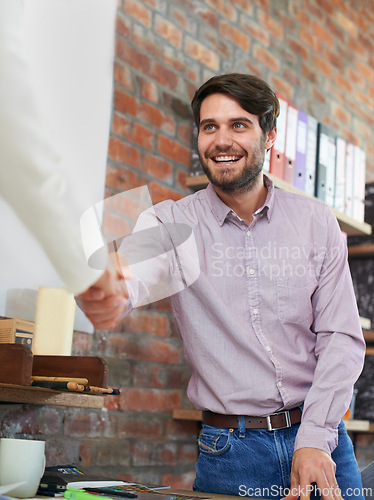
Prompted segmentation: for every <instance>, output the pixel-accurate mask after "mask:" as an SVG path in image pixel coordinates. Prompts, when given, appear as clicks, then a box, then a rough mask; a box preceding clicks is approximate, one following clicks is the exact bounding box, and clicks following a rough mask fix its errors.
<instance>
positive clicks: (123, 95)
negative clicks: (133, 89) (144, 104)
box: [113, 87, 138, 116]
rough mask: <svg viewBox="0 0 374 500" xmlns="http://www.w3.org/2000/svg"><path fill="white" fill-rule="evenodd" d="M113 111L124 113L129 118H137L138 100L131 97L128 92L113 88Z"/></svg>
mask: <svg viewBox="0 0 374 500" xmlns="http://www.w3.org/2000/svg"><path fill="white" fill-rule="evenodd" d="M113 105H114V109H117V110H118V111H121V112H122V113H126V114H128V115H131V116H137V114H138V100H137V99H136V97H134V96H133V95H131V94H129V93H128V92H124V91H123V90H122V89H119V88H118V87H115V89H114V97H113Z"/></svg>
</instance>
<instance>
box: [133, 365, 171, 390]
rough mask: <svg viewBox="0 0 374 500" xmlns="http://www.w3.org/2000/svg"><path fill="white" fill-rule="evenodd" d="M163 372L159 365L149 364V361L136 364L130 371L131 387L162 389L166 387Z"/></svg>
mask: <svg viewBox="0 0 374 500" xmlns="http://www.w3.org/2000/svg"><path fill="white" fill-rule="evenodd" d="M164 371H165V370H164V368H163V365H162V364H160V363H157V364H156V363H150V362H149V361H146V362H138V363H136V364H135V365H134V366H133V369H132V373H131V376H132V385H133V386H135V387H148V388H153V389H162V388H163V387H166V385H165V377H164ZM168 389H169V387H168Z"/></svg>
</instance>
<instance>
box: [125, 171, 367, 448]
mask: <svg viewBox="0 0 374 500" xmlns="http://www.w3.org/2000/svg"><path fill="white" fill-rule="evenodd" d="M264 181H265V186H266V187H267V190H268V195H267V198H266V201H265V204H264V205H263V207H261V208H260V209H259V210H257V211H256V212H255V213H254V214H253V221H252V222H251V224H250V225H249V226H248V225H247V223H246V222H244V221H243V220H241V219H240V218H239V217H238V216H237V215H236V214H235V213H234V212H233V211H232V210H231V209H230V208H229V207H228V206H226V205H225V204H224V203H223V202H222V200H221V199H220V198H219V197H218V196H217V194H216V193H215V191H214V189H213V186H212V185H211V184H210V185H208V187H207V188H206V189H204V190H202V191H199V192H197V193H195V194H192V195H190V196H187V197H185V198H183V199H182V200H179V201H177V202H173V201H170V200H169V201H165V202H162V203H160V204H158V205H156V206H155V207H154V209H155V213H151V212H152V211H151V212H149V213H148V214H146V215H145V216H143V217H141V218H140V221H139V224H138V228H137V229H139V228H144V227H147V226H149V225H154V222H152V219H154V220H156V218H157V220H158V221H161V222H162V223H164V224H172V223H174V224H175V223H180V224H186V225H188V226H189V227H190V228H191V229H192V231H193V235H194V239H195V242H196V249H197V254H194V251H193V250H191V251H189V252H188V255H186V256H185V257H184V256H183V255H182V256H181V261H182V265H183V264H186V262H184V261H188V259H190V260H191V262H193V263H194V264H195V267H196V265H197V261H199V275H198V278H197V279H196V280H195V281H193V280H191V281H193V283H192V284H191V285H190V286H184V287H181V288H180V289H179V290H181V291H178V289H177V288H176V289H175V290H173V291H172V293H174V292H177V293H174V294H173V295H171V293H170V294H169V295H171V297H170V300H171V305H172V310H173V313H174V316H175V318H176V321H177V323H178V325H179V329H180V333H181V336H182V338H183V343H184V350H185V357H186V360H187V362H188V363H189V365H190V366H191V369H192V376H191V379H190V382H189V385H188V397H189V399H190V400H191V402H192V403H193V405H194V406H195V407H196V408H197V409H202V410H211V411H213V412H217V413H222V414H236V415H256V416H265V415H269V414H270V413H273V412H276V411H280V410H283V409H291V408H294V407H295V406H298V405H300V404H302V403H304V411H303V417H302V423H301V426H300V429H299V432H298V435H297V439H296V443H295V449H298V448H302V447H314V448H320V449H323V450H325V451H327V452H329V453H330V452H332V451H333V450H334V448H335V447H336V445H337V426H338V424H339V421H340V419H341V417H342V415H343V414H344V413H345V411H346V410H347V407H348V405H349V403H350V399H351V396H352V389H353V385H354V383H355V381H356V379H357V378H358V376H359V374H360V372H361V370H362V366H363V359H364V354H365V342H364V340H363V335H362V331H361V327H360V322H359V316H358V311H357V305H356V300H355V296H354V291H353V286H352V282H351V276H350V272H349V267H348V263H347V248H346V243H345V241H344V239H343V237H342V234H341V231H340V229H339V226H338V224H337V221H336V219H335V217H334V215H333V213H332V212H331V210H330V209H329V208H328V207H327V206H326V205H325V204H324V203H322V202H320V201H316V200H314V199H311V198H308V197H303V196H299V195H296V194H293V193H288V192H285V191H281V190H278V189H274V186H273V183H272V182H271V180H270V179H268V178H267V177H266V176H264ZM155 214H156V216H155ZM145 221H146V222H145ZM123 252H124V253H125V251H123ZM194 255H195V256H194ZM177 267H178V266H177V265H175V263H174V264H172V265H171V266H170V265H169V267H168V265H166V268H168V270H169V271H170V273H171V274H173V273H177V271H176V270H175V269H176V268H177ZM187 267H188V262H187ZM143 268H144V266H143ZM170 269H171V270H170ZM160 273H161V272H160ZM161 274H162V273H161ZM165 274H166V273H165ZM192 274H193V272H192ZM195 278H196V276H195ZM195 278H193V279H195ZM163 279H164V282H165V280H166V281H167V279H168V278H165V276H164V277H163ZM157 280H158V281H159V280H160V275H159V276H158V278H157V279H156V278H155V276H153V274H152V271H150V270H148V271H147V272H145V273H144V275H143V277H141V278H140V279H135V278H134V279H133V280H131V281H130V282H129V292H130V299H131V302H132V305H133V306H137V305H139V304H140V303H141V302H142V301H143V302H144V297H145V295H147V294H148V296H149V294H150V293H151V292H150V290H152V286H153V285H154V282H155V281H157Z"/></svg>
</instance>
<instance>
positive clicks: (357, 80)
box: [347, 68, 366, 88]
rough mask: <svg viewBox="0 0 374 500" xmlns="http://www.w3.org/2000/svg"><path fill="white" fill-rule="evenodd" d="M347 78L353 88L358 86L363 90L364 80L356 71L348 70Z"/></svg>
mask: <svg viewBox="0 0 374 500" xmlns="http://www.w3.org/2000/svg"><path fill="white" fill-rule="evenodd" d="M347 77H348V78H349V80H350V81H352V82H353V83H354V84H355V86H359V87H361V88H364V87H365V85H366V79H365V77H364V76H363V75H361V73H359V72H358V71H356V70H354V69H353V68H348V69H347Z"/></svg>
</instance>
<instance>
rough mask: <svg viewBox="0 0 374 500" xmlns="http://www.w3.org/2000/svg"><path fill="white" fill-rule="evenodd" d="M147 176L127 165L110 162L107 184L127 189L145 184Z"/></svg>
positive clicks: (114, 187) (119, 188)
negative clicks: (115, 164) (114, 164)
mask: <svg viewBox="0 0 374 500" xmlns="http://www.w3.org/2000/svg"><path fill="white" fill-rule="evenodd" d="M145 182H146V181H145V177H143V176H142V175H139V173H136V172H134V171H133V170H131V169H129V168H126V167H116V166H113V165H112V164H111V163H109V164H108V168H107V174H106V181H105V183H106V185H107V186H108V187H111V188H113V189H117V190H119V191H127V190H129V189H133V188H136V187H139V186H142V185H143V184H145Z"/></svg>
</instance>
